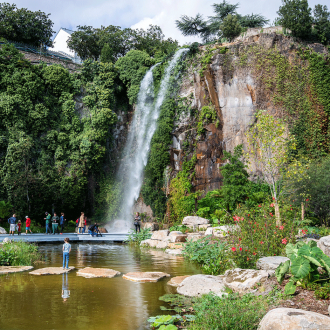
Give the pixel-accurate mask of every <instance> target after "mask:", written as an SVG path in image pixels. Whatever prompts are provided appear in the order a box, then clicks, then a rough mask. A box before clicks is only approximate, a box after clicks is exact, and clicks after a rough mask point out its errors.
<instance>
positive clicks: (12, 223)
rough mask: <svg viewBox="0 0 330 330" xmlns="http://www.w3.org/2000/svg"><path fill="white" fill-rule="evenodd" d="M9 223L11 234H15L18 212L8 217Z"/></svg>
mask: <svg viewBox="0 0 330 330" xmlns="http://www.w3.org/2000/svg"><path fill="white" fill-rule="evenodd" d="M8 223H9V235H13V236H14V232H15V226H16V214H15V213H14V214H13V216H12V217H10V218H9V219H8Z"/></svg>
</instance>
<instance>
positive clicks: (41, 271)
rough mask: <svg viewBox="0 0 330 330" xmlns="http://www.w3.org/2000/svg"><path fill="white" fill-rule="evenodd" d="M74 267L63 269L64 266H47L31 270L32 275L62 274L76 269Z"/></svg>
mask: <svg viewBox="0 0 330 330" xmlns="http://www.w3.org/2000/svg"><path fill="white" fill-rule="evenodd" d="M74 269H75V268H74V267H69V269H63V268H62V267H46V268H39V269H36V270H33V271H32V272H30V274H32V275H60V274H64V273H67V272H70V271H71V270H74Z"/></svg>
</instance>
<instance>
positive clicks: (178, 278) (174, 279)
mask: <svg viewBox="0 0 330 330" xmlns="http://www.w3.org/2000/svg"><path fill="white" fill-rule="evenodd" d="M189 276H190V275H185V276H175V277H172V278H171V279H170V280H169V281H168V282H167V285H170V286H175V287H177V286H179V285H180V284H181V282H182V281H183V280H184V279H186V278H187V277H189Z"/></svg>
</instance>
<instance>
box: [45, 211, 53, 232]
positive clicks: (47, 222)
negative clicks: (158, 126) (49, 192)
mask: <svg viewBox="0 0 330 330" xmlns="http://www.w3.org/2000/svg"><path fill="white" fill-rule="evenodd" d="M45 214H46V218H44V220H46V234H48V231H49V234H51V233H52V232H51V230H50V227H49V225H50V219H51V215H50V214H49V213H48V212H46V213H45Z"/></svg>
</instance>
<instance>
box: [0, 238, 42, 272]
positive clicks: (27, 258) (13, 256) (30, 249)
mask: <svg viewBox="0 0 330 330" xmlns="http://www.w3.org/2000/svg"><path fill="white" fill-rule="evenodd" d="M40 259H41V255H40V253H39V252H38V247H37V246H36V245H35V244H30V243H26V242H22V241H19V242H12V243H5V244H2V246H1V248H0V265H1V266H4V265H7V266H31V265H32V264H33V262H35V261H37V260H40Z"/></svg>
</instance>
